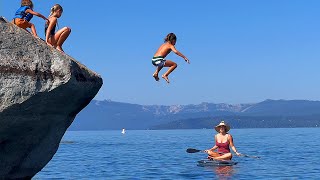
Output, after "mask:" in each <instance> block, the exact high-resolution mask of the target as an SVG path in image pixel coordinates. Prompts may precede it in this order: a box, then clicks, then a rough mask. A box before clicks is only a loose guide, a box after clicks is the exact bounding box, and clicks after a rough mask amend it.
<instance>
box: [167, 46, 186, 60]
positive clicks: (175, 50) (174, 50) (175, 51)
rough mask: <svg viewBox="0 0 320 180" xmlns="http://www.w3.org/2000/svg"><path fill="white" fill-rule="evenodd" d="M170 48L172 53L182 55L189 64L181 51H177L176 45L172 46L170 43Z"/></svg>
mask: <svg viewBox="0 0 320 180" xmlns="http://www.w3.org/2000/svg"><path fill="white" fill-rule="evenodd" d="M170 48H171V50H172V51H173V52H174V53H176V54H177V55H178V56H180V57H182V58H183V59H184V60H185V61H186V62H187V63H189V64H190V61H189V59H188V58H187V57H186V56H184V55H183V54H182V53H181V52H179V51H178V50H177V49H176V47H174V46H173V45H171V47H170Z"/></svg>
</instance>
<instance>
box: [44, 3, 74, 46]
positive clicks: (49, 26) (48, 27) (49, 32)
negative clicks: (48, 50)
mask: <svg viewBox="0 0 320 180" xmlns="http://www.w3.org/2000/svg"><path fill="white" fill-rule="evenodd" d="M62 12H63V9H62V7H61V6H60V5H59V4H56V5H54V6H53V7H52V8H51V12H50V15H49V23H46V24H45V34H46V43H47V44H48V45H51V46H53V47H55V48H56V49H57V50H59V51H61V52H63V49H62V44H63V43H64V41H65V40H66V39H67V38H68V36H69V35H70V33H71V29H70V28H69V27H64V28H62V29H60V30H58V31H57V32H56V26H57V24H58V18H60V17H61V15H62Z"/></svg>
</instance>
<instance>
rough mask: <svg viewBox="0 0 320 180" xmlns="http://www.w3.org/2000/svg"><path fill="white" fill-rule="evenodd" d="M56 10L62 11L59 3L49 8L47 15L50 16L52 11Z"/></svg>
mask: <svg viewBox="0 0 320 180" xmlns="http://www.w3.org/2000/svg"><path fill="white" fill-rule="evenodd" d="M58 10H61V11H63V9H62V6H60V4H56V5H54V6H52V8H51V9H50V15H49V16H51V15H52V14H53V13H54V12H56V11H58Z"/></svg>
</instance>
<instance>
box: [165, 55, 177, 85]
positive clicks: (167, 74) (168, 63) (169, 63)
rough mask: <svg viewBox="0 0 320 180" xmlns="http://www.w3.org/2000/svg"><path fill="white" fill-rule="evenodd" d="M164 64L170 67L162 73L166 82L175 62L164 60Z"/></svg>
mask: <svg viewBox="0 0 320 180" xmlns="http://www.w3.org/2000/svg"><path fill="white" fill-rule="evenodd" d="M164 66H165V67H170V68H169V69H168V71H167V72H166V73H164V74H163V75H162V78H163V79H165V80H166V81H167V83H170V81H169V78H168V76H169V74H170V73H171V72H172V71H173V70H174V69H176V67H177V63H175V62H173V61H170V60H166V63H165V64H164Z"/></svg>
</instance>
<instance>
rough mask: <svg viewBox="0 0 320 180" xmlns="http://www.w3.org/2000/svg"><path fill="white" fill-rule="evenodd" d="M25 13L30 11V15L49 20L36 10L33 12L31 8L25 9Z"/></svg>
mask: <svg viewBox="0 0 320 180" xmlns="http://www.w3.org/2000/svg"><path fill="white" fill-rule="evenodd" d="M26 13H30V14H32V15H35V16H38V17H41V18H42V19H44V20H47V21H49V20H48V19H47V18H46V17H44V16H43V15H42V14H40V13H37V12H34V11H32V10H31V9H27V10H26Z"/></svg>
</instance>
